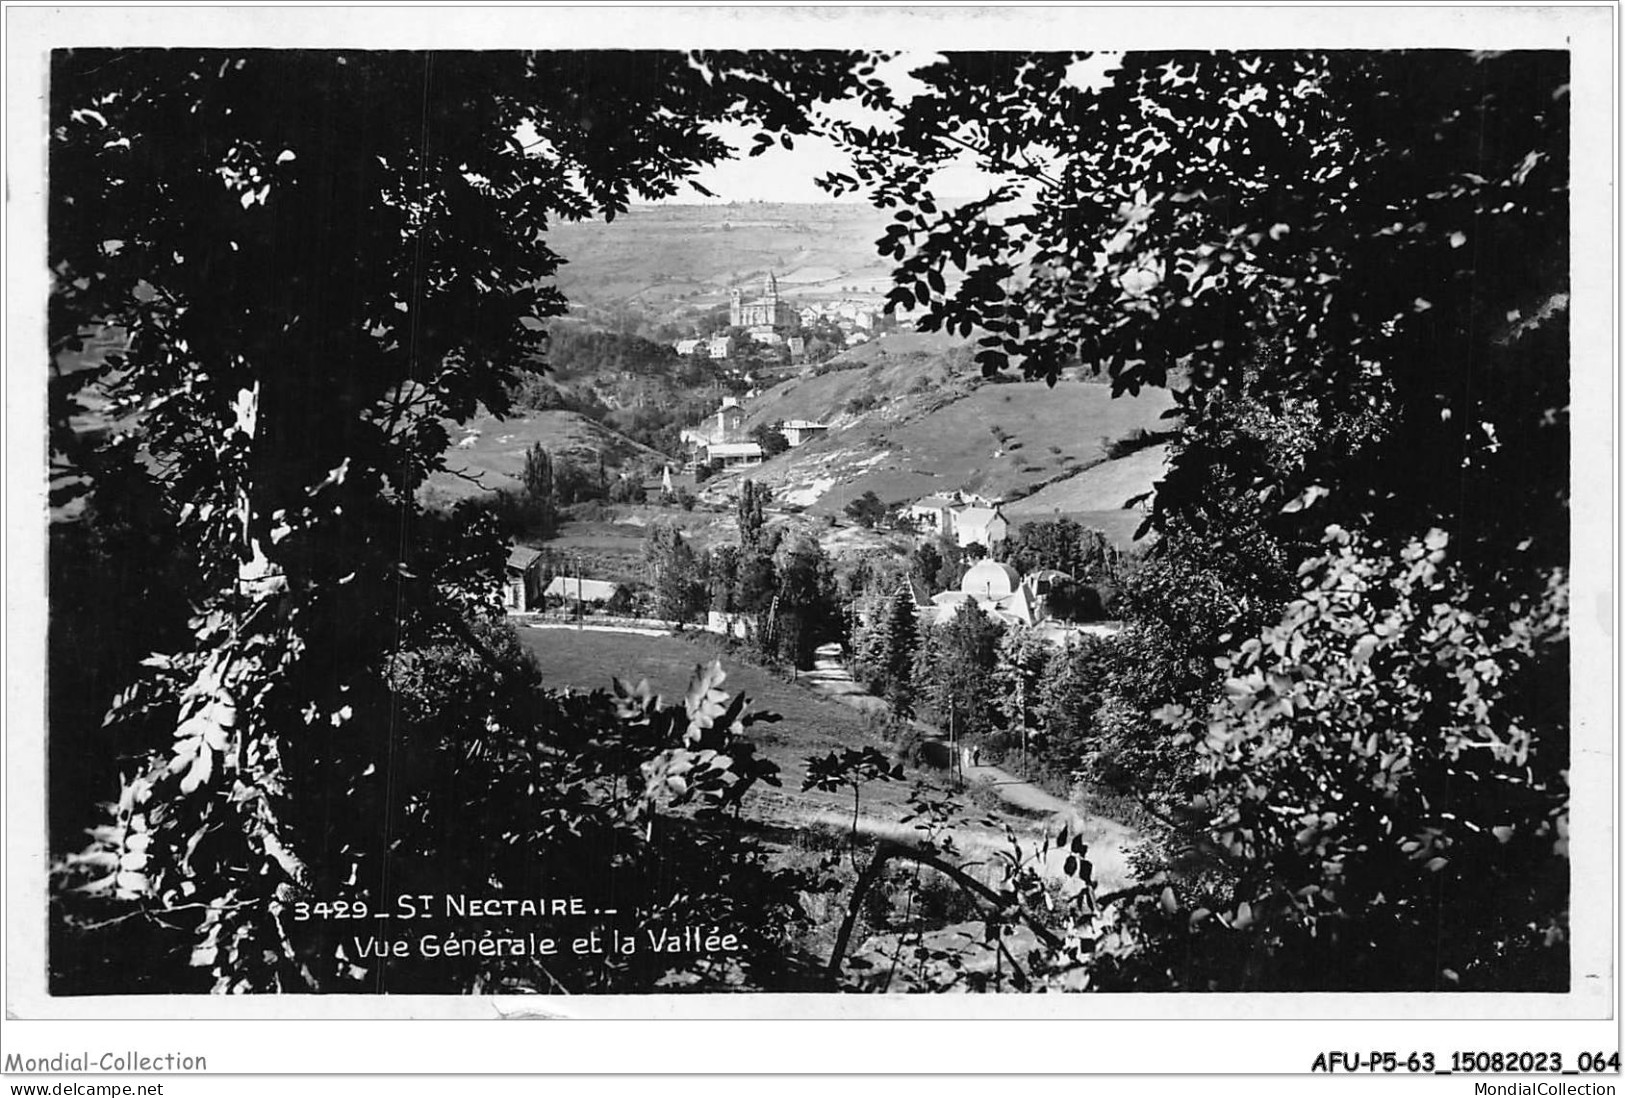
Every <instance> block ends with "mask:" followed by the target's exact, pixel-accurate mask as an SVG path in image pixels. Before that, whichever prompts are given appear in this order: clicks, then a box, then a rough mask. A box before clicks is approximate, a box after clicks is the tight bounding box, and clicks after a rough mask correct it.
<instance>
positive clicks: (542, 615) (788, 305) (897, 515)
mask: <svg viewBox="0 0 1625 1098" xmlns="http://www.w3.org/2000/svg"><path fill="white" fill-rule="evenodd" d="M727 320H728V327H727V328H726V329H724V330H723V331H722V332H721V334H718V335H714V336H711V337H708V338H700V337H688V338H680V339H676V340H673V341H672V343H671V344H670V346H671V348H672V350H673V352H675V354H676V355H677V356H678V357H679V358H681V359H685V360H694V361H698V362H704V363H707V364H708V365H710V366H713V367H714V368H716V369H717V370H718V371H721V372H722V375H723V376H730V377H732V378H733V379H734V382H735V384H737V385H741V386H743V390H742V391H738V392H737V393H729V394H727V395H723V396H721V397H720V398H719V399H718V401H717V403H716V405H715V406H714V407H713V408H711V409H710V410H708V411H706V412H704V413H703V415H701V416H700V417H699V418H698V422H695V423H693V424H691V425H689V426H685V427H683V428H682V429H681V431H680V433H679V435H678V441H679V443H680V452H679V453H677V454H672V455H667V457H666V458H665V460H657V462H656V464H657V465H658V471H650V472H649V473H648V475H647V476H646V477H645V479H644V481H643V483H642V484H641V485H640V486H639V490H640V496H641V502H643V503H644V504H646V505H647V504H653V505H656V507H657V508H658V505H662V504H663V505H666V506H668V507H678V506H680V508H681V512H680V513H682V514H683V515H684V518H685V525H691V523H692V519H693V516H694V515H695V514H696V513H700V514H703V513H704V512H705V511H706V510H707V509H711V510H715V511H719V512H721V513H723V514H724V515H725V514H726V513H727V512H728V511H729V510H730V509H733V508H735V507H736V506H737V504H738V500H739V496H740V493H741V491H742V490H744V485H745V483H746V482H747V481H750V482H751V483H752V485H753V487H754V488H755V489H756V490H758V491H761V492H762V497H763V499H765V500H766V503H765V511H764V517H765V518H766V519H767V520H768V521H769V522H771V523H772V524H773V525H776V526H779V527H782V528H783V529H784V530H786V531H788V530H791V529H794V528H795V527H796V526H797V525H798V519H797V516H798V515H800V514H801V512H803V511H804V510H805V508H804V507H803V506H800V505H797V504H796V503H794V502H793V500H794V498H796V497H795V494H794V493H788V494H787V495H788V498H780V499H775V498H774V497H773V494H772V491H771V490H770V489H768V488H766V487H765V484H766V482H765V481H763V480H762V479H761V477H762V475H763V473H766V472H769V471H770V470H764V469H762V467H763V466H764V464H766V463H768V462H770V461H773V459H776V458H779V457H780V456H781V455H790V458H791V460H793V459H794V457H795V454H794V452H795V451H798V450H800V449H801V448H803V447H807V446H808V445H809V444H811V443H814V442H816V441H819V440H824V439H828V438H830V437H831V435H832V432H833V434H834V435H835V436H841V435H842V434H843V433H844V432H845V431H846V430H848V429H850V428H852V427H854V426H855V423H854V417H853V416H852V415H851V414H847V413H843V414H838V415H836V416H832V417H826V418H825V419H808V418H787V419H771V420H764V419H762V418H761V416H760V415H757V414H753V413H754V412H755V410H756V408H757V406H758V405H761V404H763V403H769V402H770V401H771V397H772V395H773V394H772V393H769V392H767V391H766V390H765V389H764V384H765V382H764V380H763V377H762V376H759V375H763V374H767V373H768V371H767V370H764V369H763V368H762V365H761V359H760V357H759V356H760V355H761V354H762V352H763V351H767V352H768V353H769V354H772V355H775V356H776V359H775V361H777V363H778V364H779V365H780V366H781V368H788V370H789V371H790V373H789V375H788V377H789V378H790V379H792V380H793V379H794V378H796V377H798V376H808V375H810V374H812V373H815V372H818V371H819V369H820V366H821V365H822V369H824V370H828V369H831V368H839V367H840V366H841V365H842V362H843V358H842V355H843V353H844V352H843V351H835V352H833V355H829V354H827V353H826V355H821V356H819V361H818V362H816V363H815V362H813V361H811V360H809V358H808V342H809V338H814V339H816V338H817V337H812V336H810V333H813V332H820V333H822V334H824V335H826V336H829V341H828V343H826V344H825V350H826V352H828V349H829V344H830V343H835V342H837V341H838V343H839V345H840V346H841V347H842V348H844V349H850V348H856V347H860V346H862V345H864V344H871V345H872V346H873V347H874V348H875V349H876V350H877V352H878V353H879V354H881V355H884V354H885V353H886V351H885V348H886V347H887V346H888V345H889V340H890V336H889V334H888V331H889V325H885V324H882V323H881V322H880V320H879V319H877V311H876V310H875V309H874V308H873V307H870V306H866V305H864V304H861V303H858V302H855V301H850V300H847V301H837V302H833V303H819V304H812V305H806V306H802V305H798V304H797V303H796V302H794V301H793V300H792V299H791V297H790V296H789V295H787V294H785V293H784V292H782V291H781V289H780V286H779V282H778V280H777V277H776V276H775V275H774V274H773V273H771V272H770V273H768V274H767V275H766V276H765V277H763V279H762V280H761V284H760V292H759V293H756V294H754V295H753V294H749V293H747V292H746V290H745V288H743V287H737V286H736V287H734V288H732V289H731V290H730V292H729V295H728V308H727ZM742 349H748V351H749V352H750V355H749V358H748V359H747V358H746V356H745V355H742V354H741V351H742ZM742 360H746V361H749V362H750V363H751V364H752V365H753V366H754V367H755V372H746V371H745V370H744V369H741V364H742ZM774 376H777V377H778V378H779V381H780V382H781V383H782V382H783V381H785V379H786V376H787V375H786V374H785V373H783V372H782V370H781V372H779V373H777V374H776V375H774ZM831 420H833V421H834V422H831ZM1017 445H1019V443H1018V444H1017ZM993 454H994V455H995V456H997V455H998V454H999V450H998V449H995V450H994V451H993ZM780 464H783V463H780ZM627 475H630V474H622V476H623V477H624V476H627ZM819 486H820V488H821V492H820V495H821V496H830V497H840V496H843V495H849V494H850V495H852V496H853V499H852V500H851V502H850V503H849V504H848V506H847V507H846V508H845V509H844V510H843V511H842V512H841V513H839V514H833V515H826V516H825V520H824V522H823V523H822V524H821V525H820V526H819V527H817V528H815V529H814V538H815V540H817V541H818V542H820V543H821V544H824V545H826V546H830V547H833V548H835V554H834V555H835V558H836V559H835V561H834V566H835V567H836V568H837V570H844V569H846V568H847V567H849V564H848V563H847V561H846V560H845V559H843V558H846V557H850V556H851V554H850V552H847V553H843V552H841V548H840V546H839V542H840V541H841V535H842V534H843V532H844V533H846V534H848V535H856V540H857V541H858V542H859V543H863V542H865V541H866V542H867V544H866V547H865V551H866V552H867V553H868V554H869V557H870V558H871V559H872V558H873V556H874V555H875V554H877V553H878V554H882V555H884V554H890V555H891V556H892V557H893V558H895V560H897V561H902V560H904V559H906V558H909V557H911V556H916V555H918V553H919V551H920V549H921V547H925V548H926V552H927V553H931V554H937V555H946V556H948V557H951V558H952V560H953V563H952V564H950V565H948V566H947V567H939V568H932V569H923V570H922V569H915V570H914V572H913V573H912V574H909V575H907V576H903V575H901V574H899V576H898V577H897V579H896V582H895V583H893V584H892V585H891V587H890V588H889V589H888V590H886V591H884V592H883V594H884V596H885V597H886V598H892V597H895V598H897V599H899V600H904V601H906V602H907V604H908V605H909V606H910V607H911V608H912V609H913V611H914V613H915V614H916V615H917V617H918V621H919V624H920V625H921V626H922V627H932V626H946V625H948V624H949V623H951V622H952V621H953V620H954V619H955V618H956V616H957V615H958V614H959V612H960V610H961V608H963V607H965V606H972V607H974V608H976V610H978V611H979V612H980V613H981V614H982V615H984V616H985V617H986V618H987V620H989V621H990V622H993V623H995V624H996V625H998V626H1000V627H1006V628H1014V629H1020V630H1022V631H1023V633H1024V634H1026V635H1030V636H1031V637H1033V638H1034V639H1036V640H1039V641H1042V642H1043V643H1045V644H1047V645H1050V646H1056V647H1063V648H1064V647H1065V646H1066V645H1067V644H1069V643H1071V642H1073V641H1075V640H1076V639H1077V638H1079V637H1083V636H1094V637H1101V636H1111V635H1112V634H1113V633H1114V632H1115V631H1116V630H1117V629H1118V628H1119V623H1117V622H1116V621H1114V620H1111V619H1110V618H1109V617H1108V616H1107V615H1106V611H1107V610H1108V609H1109V605H1108V602H1109V600H1102V599H1101V598H1100V597H1099V596H1098V594H1097V593H1095V592H1094V591H1093V589H1091V594H1090V596H1089V597H1088V598H1085V599H1080V598H1079V596H1078V588H1079V587H1080V585H1082V584H1086V583H1089V582H1091V581H1092V582H1096V583H1100V582H1104V580H1105V576H1106V573H1107V572H1108V571H1109V569H1108V568H1107V567H1106V566H1104V563H1103V562H1104V561H1105V560H1109V559H1120V558H1121V555H1122V552H1123V550H1124V546H1122V545H1115V544H1111V543H1110V542H1109V541H1107V540H1106V539H1104V538H1102V539H1101V543H1102V545H1104V546H1105V548H1104V549H1103V551H1102V566H1101V568H1100V572H1099V574H1098V575H1096V576H1093V577H1091V576H1081V577H1080V576H1075V575H1072V574H1070V573H1068V572H1066V571H1064V570H1062V569H1060V568H1057V567H1052V566H1048V564H1050V563H1052V562H1045V561H1034V560H1031V559H1026V558H1024V559H1023V560H1022V561H1021V563H1025V564H1026V565H1027V567H1028V570H1027V571H1026V572H1025V573H1023V572H1022V571H1020V570H1019V569H1018V568H1017V566H1016V563H1013V562H1012V561H1011V560H1010V559H1009V555H1008V554H1007V553H1006V548H1007V543H1008V542H1009V541H1010V538H1011V535H1012V533H1014V532H1015V530H1016V527H1015V525H1014V524H1013V523H1012V521H1011V519H1010V518H1009V517H1008V516H1007V515H1006V514H1005V512H1004V510H1003V505H1004V504H1005V502H1006V500H1005V498H1004V497H1003V496H1002V495H996V494H984V493H983V492H979V491H974V490H972V489H971V488H970V487H969V486H967V485H963V484H962V485H959V486H953V487H944V488H939V489H937V490H935V491H932V492H929V493H928V494H924V495H920V496H917V497H913V498H908V497H904V498H897V499H889V500H881V499H880V498H879V497H878V496H876V495H875V494H874V493H873V492H866V493H849V492H846V491H845V490H844V488H843V481H842V479H841V478H840V477H839V476H834V477H826V478H823V480H822V481H820V484H819ZM1140 510H1141V513H1143V508H1142V509H1140ZM638 521H639V522H640V523H645V522H653V523H655V524H658V523H659V522H660V519H659V518H658V517H646V518H640V519H639V520H638ZM801 525H805V523H804V522H803V523H801ZM832 535H833V536H832ZM865 535H866V537H865ZM848 540H852V539H851V538H850V537H849V539H848ZM545 545H546V543H545V542H543V543H537V544H516V546H515V548H514V550H513V552H512V553H511V554H510V556H509V559H508V562H507V580H506V585H505V588H504V604H505V606H506V607H507V609H508V611H509V612H510V614H513V615H516V616H517V618H518V620H520V621H526V620H529V619H531V618H532V617H537V618H538V620H546V619H547V618H548V617H549V616H552V617H561V618H565V619H568V620H571V621H575V622H577V623H593V622H597V623H601V624H602V625H603V626H604V627H609V623H610V622H622V623H632V622H635V623H639V624H642V625H648V624H653V625H656V626H659V627H671V628H682V627H683V626H685V625H687V626H689V627H691V628H700V629H704V630H709V631H711V632H714V633H719V634H724V635H729V636H734V637H738V638H741V639H743V640H745V641H747V642H750V641H753V640H754V639H755V634H756V631H757V629H758V628H759V627H760V623H759V622H758V621H757V619H756V617H755V616H754V615H752V614H751V613H748V612H746V611H745V609H744V608H742V607H737V606H733V605H731V603H732V602H733V601H734V600H732V599H731V598H730V597H729V595H728V594H727V593H718V592H717V591H716V587H717V583H716V581H715V580H714V579H712V578H710V577H702V579H701V581H700V583H699V586H701V587H703V588H705V589H706V590H707V592H708V595H707V598H706V600H703V601H706V602H707V605H705V606H703V607H702V606H699V605H698V604H697V603H695V602H692V601H691V602H690V604H688V605H687V606H686V608H685V609H686V612H687V615H692V620H691V619H690V617H689V616H687V615H678V616H675V617H670V618H665V617H660V616H659V615H658V613H657V607H659V606H661V605H665V606H667V607H668V608H669V607H670V606H672V605H679V604H681V601H682V600H680V599H679V600H675V601H674V600H673V599H671V598H669V597H666V596H664V595H662V594H661V593H660V592H659V591H657V590H654V589H653V588H654V587H655V586H656V585H658V584H661V583H667V584H669V583H673V582H677V581H675V580H673V579H672V578H671V574H670V573H669V572H668V573H667V574H666V575H664V576H662V575H659V574H657V571H656V570H655V569H653V568H652V567H646V568H634V569H632V570H631V571H630V572H629V571H628V570H627V569H626V568H625V567H624V566H623V567H622V568H619V569H616V568H613V567H611V568H600V569H599V570H597V571H592V572H588V571H586V570H584V569H583V568H582V566H581V564H580V556H579V555H578V556H576V557H575V558H574V559H573V560H572V558H571V557H570V556H569V554H566V555H565V557H564V558H563V560H562V562H561V563H555V561H554V557H553V554H551V553H549V552H547V551H545ZM848 548H850V546H849V547H848ZM639 563H642V564H646V562H639ZM1112 567H1115V566H1112ZM561 569H562V570H561ZM617 573H618V574H617ZM1108 586H1109V584H1108ZM859 595H867V596H868V598H867V600H864V599H862V598H860V597H859ZM875 596H876V592H875V591H873V590H870V591H867V592H859V593H857V594H852V595H850V597H849V599H848V601H849V602H851V603H852V604H853V606H854V609H853V610H852V614H853V615H854V616H855V617H856V618H858V619H859V620H861V621H864V622H867V621H868V619H869V618H870V617H871V616H872V615H873V613H874V612H875V606H876V603H877V600H876V598H875ZM859 602H862V603H863V605H862V606H858V603H859ZM850 655H851V654H850V653H848V656H849V657H850Z"/></svg>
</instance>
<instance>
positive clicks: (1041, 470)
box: [713, 337, 1173, 515]
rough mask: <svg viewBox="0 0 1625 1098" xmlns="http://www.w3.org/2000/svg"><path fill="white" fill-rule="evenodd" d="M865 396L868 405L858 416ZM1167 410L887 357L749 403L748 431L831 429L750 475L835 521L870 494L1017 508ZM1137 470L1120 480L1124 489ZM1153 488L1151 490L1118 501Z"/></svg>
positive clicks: (1154, 399)
mask: <svg viewBox="0 0 1625 1098" xmlns="http://www.w3.org/2000/svg"><path fill="white" fill-rule="evenodd" d="M889 338H891V337H888V340H881V341H879V343H880V344H884V343H886V342H888V341H889ZM865 397H869V398H872V399H873V400H874V401H875V403H874V404H873V405H872V406H865V401H864V399H863V398H865ZM854 400H857V401H858V403H857V405H854V404H853V403H852V402H853V401H854ZM1172 406H1173V402H1172V399H1171V398H1170V397H1169V396H1168V393H1167V391H1166V390H1161V389H1148V390H1146V391H1144V392H1142V393H1141V394H1140V395H1139V396H1137V397H1134V396H1122V397H1116V398H1114V397H1113V396H1112V395H1111V390H1110V388H1109V387H1108V386H1106V385H1101V384H1095V383H1093V382H1086V381H1077V380H1068V381H1062V382H1059V383H1058V384H1056V385H1055V386H1054V387H1053V388H1051V387H1049V386H1047V385H1045V384H1044V383H1042V382H1025V381H1016V380H1012V381H1007V382H1001V383H981V384H977V383H976V382H975V379H974V378H966V377H965V376H964V375H963V372H962V371H960V370H953V369H950V367H949V365H948V363H947V362H946V361H945V360H944V357H943V356H941V355H932V354H917V355H916V354H909V355H902V356H894V357H892V358H891V359H888V360H875V361H872V362H871V363H870V364H869V365H866V366H863V367H861V368H854V369H840V370H835V371H830V372H828V373H825V374H823V375H821V376H808V377H803V378H800V379H796V380H792V381H788V382H785V383H784V384H783V385H780V386H778V387H776V388H775V389H773V390H770V391H769V392H767V393H764V394H763V395H762V397H760V398H758V400H757V401H755V402H753V403H752V404H751V405H750V407H749V416H750V420H751V421H754V422H771V421H772V420H774V419H780V418H784V419H789V418H809V419H822V420H823V421H824V422H828V423H830V424H831V425H832V427H833V428H834V430H832V431H831V432H830V433H829V434H828V435H826V436H825V437H823V438H820V439H817V440H814V441H813V442H810V443H808V444H807V445H805V446H802V447H798V448H797V449H795V450H792V451H789V452H788V453H785V454H782V455H780V456H779V457H777V458H774V459H773V460H771V461H769V462H767V463H765V464H763V465H762V466H760V467H758V468H756V469H754V470H751V472H750V475H751V476H752V477H753V478H755V479H757V480H760V481H763V482H766V483H768V484H770V485H772V486H773V488H774V492H775V496H776V498H778V499H779V500H781V501H783V502H786V503H791V504H794V505H799V506H802V507H806V508H808V509H809V510H810V511H812V512H813V513H814V514H836V515H838V514H840V512H841V511H842V509H843V508H844V507H845V505H846V504H847V502H849V501H850V500H851V499H853V498H855V497H857V496H859V495H861V494H862V493H864V492H865V491H873V492H874V493H875V494H876V495H877V496H879V497H880V499H881V500H882V501H883V502H885V503H894V502H902V501H907V500H913V499H918V498H920V497H921V496H926V495H930V494H932V493H934V492H946V491H951V490H953V489H964V490H967V491H974V492H979V493H981V494H984V495H992V496H1001V497H1004V498H1005V499H1009V500H1015V499H1018V498H1020V497H1023V496H1027V495H1030V494H1031V493H1033V492H1035V491H1036V490H1038V489H1040V488H1042V487H1043V486H1045V485H1048V484H1051V483H1053V482H1056V481H1060V480H1062V479H1063V478H1066V477H1069V476H1071V475H1073V474H1075V473H1078V472H1080V471H1082V470H1084V469H1088V468H1090V467H1092V466H1100V465H1102V464H1103V463H1105V455H1104V452H1103V448H1104V444H1105V443H1106V442H1108V441H1110V440H1114V439H1118V438H1121V437H1123V436H1125V435H1127V434H1128V433H1130V432H1131V431H1133V430H1136V429H1141V428H1143V429H1146V430H1152V431H1156V430H1162V429H1165V428H1166V427H1167V425H1168V424H1167V421H1166V420H1164V419H1163V418H1162V416H1163V413H1164V412H1165V411H1167V410H1168V409H1169V408H1171V407H1172ZM1110 464H1115V463H1110ZM1140 472H1142V470H1141V468H1140V466H1139V465H1136V466H1135V467H1134V468H1133V469H1129V470H1124V471H1122V473H1123V475H1124V476H1126V477H1129V478H1130V479H1132V478H1133V477H1136V476H1138V475H1139V473H1140ZM733 480H734V478H733V477H728V478H723V481H722V483H720V484H718V486H717V488H716V489H713V491H727V490H729V489H730V488H731V482H732V481H733ZM1136 483H1139V482H1136ZM1149 487H1150V481H1149V480H1147V481H1145V482H1144V483H1143V484H1141V485H1140V486H1139V487H1138V488H1136V490H1135V491H1130V492H1126V493H1125V494H1124V497H1123V498H1127V496H1129V495H1134V494H1136V492H1137V491H1145V490H1146V489H1148V488H1149ZM1121 502H1122V500H1121V499H1117V500H1114V501H1112V503H1111V504H1109V505H1108V506H1109V507H1110V508H1115V507H1117V506H1118V505H1120V504H1121ZM1096 509H1098V510H1106V509H1108V508H1107V507H1101V508H1096ZM1045 510H1046V511H1047V510H1048V507H1046V508H1045Z"/></svg>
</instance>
